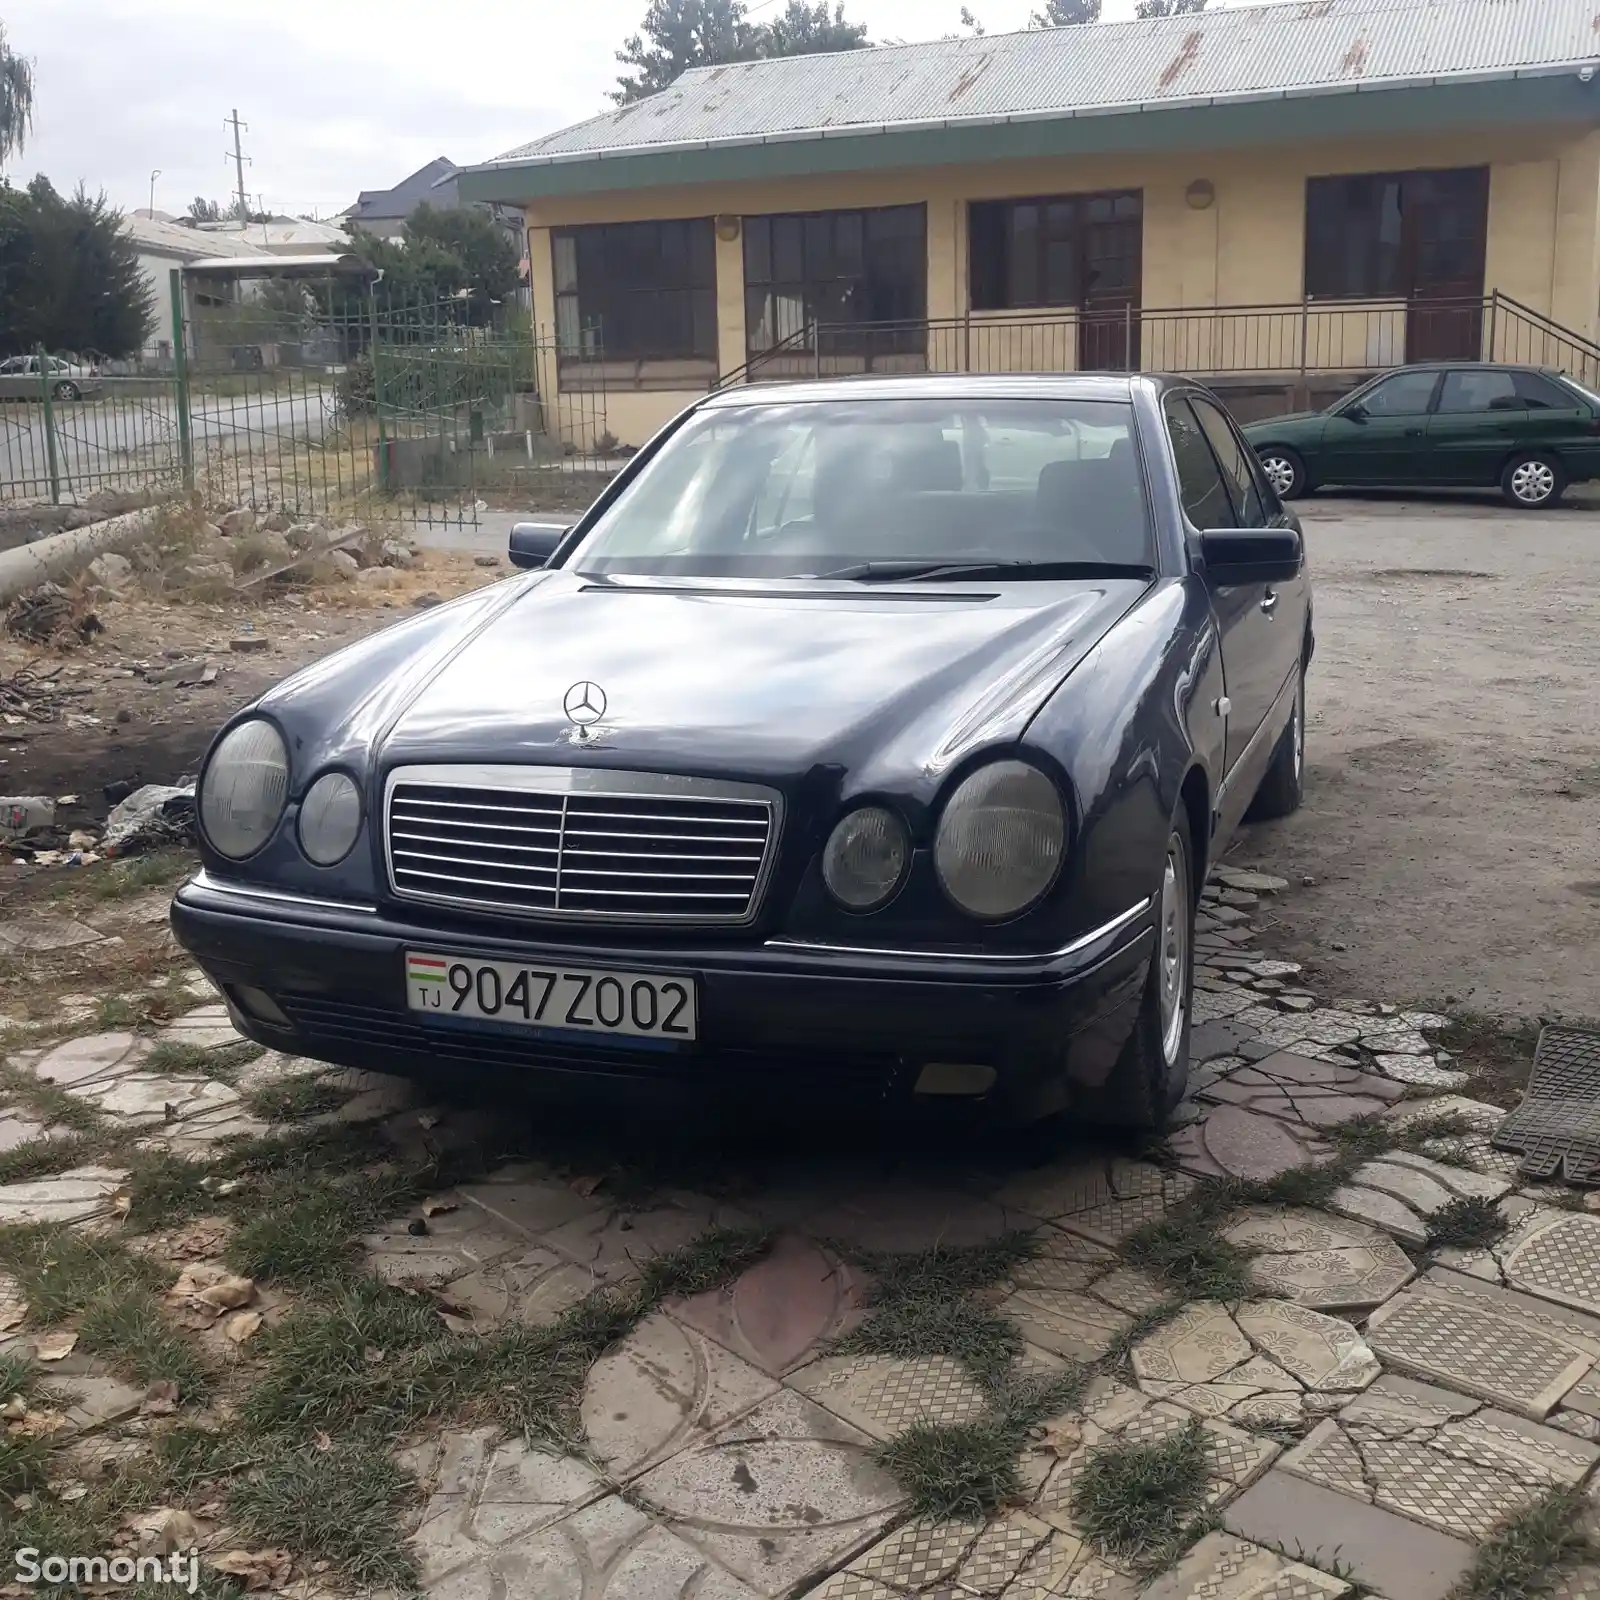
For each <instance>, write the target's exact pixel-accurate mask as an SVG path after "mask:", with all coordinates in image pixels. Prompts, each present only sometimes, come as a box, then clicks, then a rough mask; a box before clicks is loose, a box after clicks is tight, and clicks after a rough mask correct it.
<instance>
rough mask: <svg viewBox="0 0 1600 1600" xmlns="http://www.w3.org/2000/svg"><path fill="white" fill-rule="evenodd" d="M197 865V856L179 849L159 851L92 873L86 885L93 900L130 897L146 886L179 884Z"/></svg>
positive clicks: (149, 887) (152, 887)
mask: <svg viewBox="0 0 1600 1600" xmlns="http://www.w3.org/2000/svg"><path fill="white" fill-rule="evenodd" d="M193 865H194V861H193V858H192V857H190V856H188V855H185V854H183V853H181V852H179V851H173V850H157V851H153V852H152V853H151V854H149V855H145V856H135V857H134V858H133V859H132V860H130V861H122V862H117V863H114V864H113V865H111V866H110V867H108V868H107V870H106V871H104V872H94V873H91V874H90V875H89V877H88V881H87V884H86V885H85V887H86V888H87V890H88V894H89V898H90V899H91V900H102V901H103V900H126V899H127V898H128V897H129V896H130V895H135V894H142V893H143V892H144V891H145V890H146V889H158V888H165V887H166V886H167V885H168V884H173V883H176V882H177V881H178V879H179V878H181V877H182V876H183V875H184V874H185V873H186V872H188V871H189V869H190V868H191V867H192V866H193Z"/></svg>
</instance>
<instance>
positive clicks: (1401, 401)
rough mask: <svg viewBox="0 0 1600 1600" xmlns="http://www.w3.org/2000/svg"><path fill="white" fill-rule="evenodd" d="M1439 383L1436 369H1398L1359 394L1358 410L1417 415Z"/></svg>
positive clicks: (1380, 414) (1373, 414)
mask: <svg viewBox="0 0 1600 1600" xmlns="http://www.w3.org/2000/svg"><path fill="white" fill-rule="evenodd" d="M1438 382H1439V374H1438V373H1437V372H1397V373H1396V374H1395V375H1394V376H1393V377H1392V378H1385V379H1384V380H1383V382H1382V383H1380V384H1376V385H1374V386H1373V387H1372V388H1370V389H1368V390H1367V392H1366V393H1365V394H1364V395H1362V396H1361V400H1360V404H1361V409H1362V410H1363V411H1365V412H1366V414H1367V415H1368V416H1369V417H1420V416H1422V415H1423V414H1424V413H1425V412H1426V411H1427V409H1428V403H1429V401H1431V400H1432V399H1433V391H1434V389H1435V388H1436V387H1437V385H1438Z"/></svg>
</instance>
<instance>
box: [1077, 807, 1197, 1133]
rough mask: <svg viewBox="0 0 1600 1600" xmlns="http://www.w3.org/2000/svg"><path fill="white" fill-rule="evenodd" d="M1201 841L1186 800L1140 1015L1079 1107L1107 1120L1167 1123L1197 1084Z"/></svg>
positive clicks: (1159, 896) (1161, 894)
mask: <svg viewBox="0 0 1600 1600" xmlns="http://www.w3.org/2000/svg"><path fill="white" fill-rule="evenodd" d="M1194 886H1195V868H1194V842H1193V840H1192V838H1191V836H1190V832H1189V814H1188V811H1187V810H1186V809H1185V807H1184V805H1183V803H1182V802H1181V801H1180V802H1179V804H1178V810H1177V813H1176V815H1175V816H1174V817H1173V819H1172V825H1171V828H1170V829H1169V831H1168V834H1167V854H1166V860H1165V863H1164V864H1163V867H1162V873H1161V882H1160V885H1159V887H1158V889H1157V891H1156V928H1155V931H1156V943H1155V949H1154V951H1153V952H1152V954H1151V957H1150V972H1149V975H1148V977H1147V978H1146V979H1145V986H1144V992H1143V994H1142V995H1141V996H1140V999H1139V1017H1138V1020H1137V1021H1136V1022H1135V1023H1134V1025H1133V1032H1132V1033H1131V1034H1130V1035H1129V1037H1128V1042H1127V1044H1126V1045H1124V1046H1123V1049H1122V1054H1121V1055H1120V1056H1119V1057H1118V1058H1117V1064H1116V1065H1115V1066H1114V1067H1113V1068H1112V1069H1111V1075H1110V1076H1109V1077H1108V1078H1107V1079H1106V1081H1105V1083H1104V1084H1102V1085H1101V1087H1100V1088H1099V1089H1098V1090H1096V1091H1095V1092H1094V1095H1093V1097H1092V1099H1090V1100H1089V1101H1088V1103H1086V1104H1084V1105H1082V1106H1080V1107H1078V1108H1076V1110H1077V1111H1078V1113H1079V1115H1081V1116H1082V1117H1083V1119H1084V1120H1086V1121H1089V1122H1093V1123H1097V1124H1099V1125H1100V1126H1102V1127H1109V1128H1128V1129H1138V1130H1142V1131H1150V1130H1155V1129H1160V1128H1162V1127H1164V1126H1165V1125H1166V1121H1167V1118H1168V1117H1170V1116H1171V1115H1172V1112H1173V1110H1174V1108H1175V1107H1176V1106H1177V1104H1178V1102H1179V1101H1180V1100H1182V1099H1183V1095H1184V1090H1185V1089H1187V1088H1188V1086H1189V1031H1190V1028H1191V1026H1192V1025H1193V1019H1194V913H1195V887H1194Z"/></svg>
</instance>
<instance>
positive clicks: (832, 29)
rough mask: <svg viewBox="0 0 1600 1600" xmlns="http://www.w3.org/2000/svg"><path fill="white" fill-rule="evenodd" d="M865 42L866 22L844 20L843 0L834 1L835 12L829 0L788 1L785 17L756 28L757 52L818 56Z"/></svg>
mask: <svg viewBox="0 0 1600 1600" xmlns="http://www.w3.org/2000/svg"><path fill="white" fill-rule="evenodd" d="M866 42H867V25H866V24H865V23H864V22H846V21H845V16H844V0H835V4H834V7H833V9H832V11H829V9H828V4H827V0H817V3H816V4H815V5H807V4H806V0H789V7H788V10H786V11H785V12H784V13H783V15H782V16H780V17H775V18H773V20H772V21H771V22H768V23H765V24H763V25H762V26H761V27H759V28H757V29H756V30H755V36H754V45H755V49H754V54H756V55H758V56H817V55H824V54H827V53H829V52H831V51H834V50H859V49H861V48H862V46H863V45H865V44H866Z"/></svg>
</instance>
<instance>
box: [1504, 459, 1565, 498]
mask: <svg viewBox="0 0 1600 1600" xmlns="http://www.w3.org/2000/svg"><path fill="white" fill-rule="evenodd" d="M1566 490H1567V475H1566V473H1564V472H1563V471H1562V470H1561V463H1560V462H1559V461H1557V460H1556V458H1555V457H1554V456H1547V455H1543V454H1541V453H1540V452H1538V451H1536V450H1524V451H1522V452H1521V453H1520V454H1518V455H1514V456H1512V458H1511V459H1510V460H1509V461H1508V462H1507V463H1506V470H1505V471H1504V472H1502V473H1501V474H1500V493H1501V494H1503V495H1504V496H1505V497H1506V499H1507V500H1508V501H1509V502H1510V503H1511V504H1512V505H1514V506H1516V507H1517V509H1518V510H1519V511H1543V510H1544V508H1545V507H1546V506H1553V505H1554V504H1555V503H1556V502H1557V501H1558V500H1559V499H1560V498H1561V496H1562V495H1563V494H1565V493H1566Z"/></svg>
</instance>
